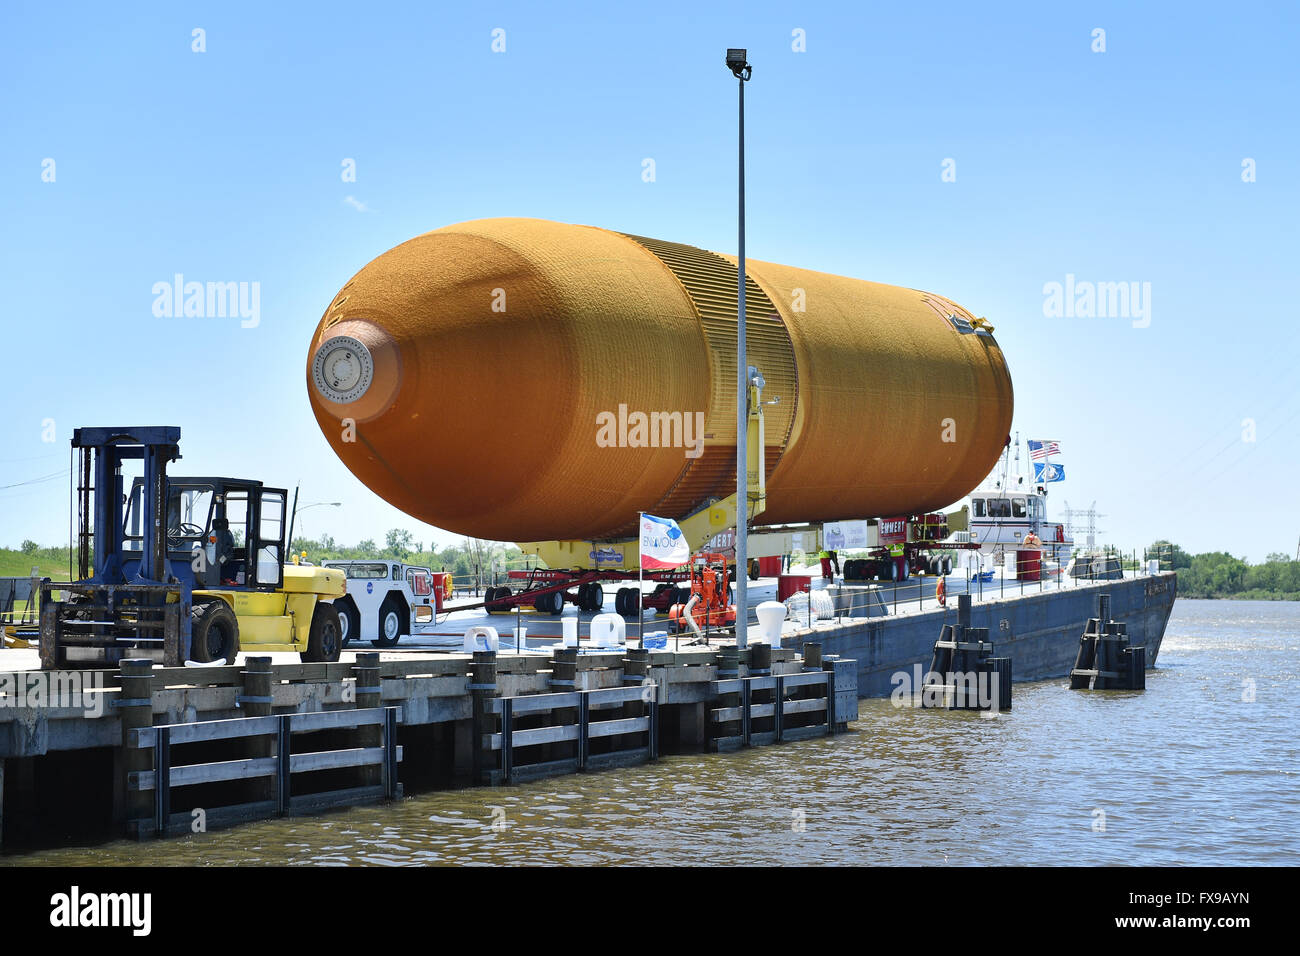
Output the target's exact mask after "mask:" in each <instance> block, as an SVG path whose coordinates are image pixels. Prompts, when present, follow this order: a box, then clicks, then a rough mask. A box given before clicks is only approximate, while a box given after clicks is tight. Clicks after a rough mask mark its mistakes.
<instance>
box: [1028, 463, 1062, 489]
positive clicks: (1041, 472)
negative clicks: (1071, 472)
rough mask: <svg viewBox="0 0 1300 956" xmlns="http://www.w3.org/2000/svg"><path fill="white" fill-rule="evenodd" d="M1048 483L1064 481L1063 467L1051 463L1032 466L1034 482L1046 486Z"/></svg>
mask: <svg viewBox="0 0 1300 956" xmlns="http://www.w3.org/2000/svg"><path fill="white" fill-rule="evenodd" d="M1049 481H1065V466H1064V465H1053V464H1051V463H1048V464H1044V465H1038V464H1036V465H1034V482H1035V483H1036V484H1046V483H1047V482H1049Z"/></svg>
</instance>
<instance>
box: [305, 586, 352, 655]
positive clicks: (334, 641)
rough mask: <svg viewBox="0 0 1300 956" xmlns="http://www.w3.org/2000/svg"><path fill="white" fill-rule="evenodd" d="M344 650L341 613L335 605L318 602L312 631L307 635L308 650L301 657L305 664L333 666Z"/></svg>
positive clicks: (312, 621)
mask: <svg viewBox="0 0 1300 956" xmlns="http://www.w3.org/2000/svg"><path fill="white" fill-rule="evenodd" d="M342 650H343V637H342V634H341V633H340V631H339V612H338V611H336V610H334V605H332V604H326V603H325V602H324V601H317V602H316V610H315V611H314V612H313V613H312V616H311V630H310V631H309V632H308V634H307V649H306V650H305V651H303V652H302V654H301V655H300V656H301V657H302V660H303V663H304V664H318V663H325V664H332V663H334V662H335V661H337V660H338V659H339V652H340V651H342Z"/></svg>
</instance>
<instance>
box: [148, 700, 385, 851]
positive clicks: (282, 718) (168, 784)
mask: <svg viewBox="0 0 1300 956" xmlns="http://www.w3.org/2000/svg"><path fill="white" fill-rule="evenodd" d="M399 710H400V708H397V707H368V708H362V709H356V710H332V711H320V712H317V713H310V714H283V715H277V716H269V717H238V718H235V719H233V720H207V721H201V722H198V723H187V724H163V725H160V726H156V727H139V728H135V729H133V730H131V731H130V732H129V733H128V735H127V747H128V748H134V749H136V750H139V751H144V752H146V753H147V752H149V751H152V753H153V769H152V770H137V771H132V772H130V773H129V774H128V775H127V788H128V789H129V790H131V791H137V792H139V791H150V792H152V795H153V819H152V820H147V819H143V820H137V821H133V822H134V824H135V827H134V828H135V831H136V832H135V834H134V835H136V836H138V837H143V836H148V835H150V830H152V833H153V834H154V835H158V836H165V835H167V833H168V832H170V831H172V830H173V829H175V828H178V827H183V828H185V829H188V828H189V824H190V822H191V819H192V815H191V814H190V813H178V814H173V813H172V812H171V796H172V794H171V791H172V788H174V787H186V786H194V785H196V784H212V783H220V782H224V781H232V780H255V779H258V778H269V779H271V780H273V781H274V793H275V797H274V800H271V801H255V802H252V803H243V804H237V805H233V806H224V807H213V808H204V815H205V821H206V826H208V827H211V826H218V825H226V824H229V823H236V822H240V821H243V820H251V819H259V818H264V817H268V816H272V815H278V816H284V815H287V814H291V813H295V812H305V811H314V810H320V809H324V808H326V807H331V806H343V805H347V804H354V803H360V802H364V801H366V800H375V799H381V798H387V799H393V798H395V797H397V796H398V795H399V794H400V789H401V788H400V785H399V783H398V779H397V764H398V762H399V761H400V760H401V759H402V748H400V747H398V746H397V724H398V721H399V719H400V714H399ZM372 727H378V728H380V745H379V746H378V747H365V746H362V747H351V748H346V749H340V750H321V751H311V752H306V753H294V752H293V737H294V734H305V733H312V732H314V731H322V730H334V731H338V730H361V729H362V728H372ZM257 737H262V738H270V740H269V741H268V743H269V742H271V741H273V742H274V743H273V751H274V755H273V756H271V757H248V758H244V759H241V760H222V761H215V762H210V763H195V764H185V765H179V766H178V765H174V764H173V761H172V747H175V746H179V745H182V744H195V743H206V742H210V741H218V740H238V739H248V738H257ZM349 767H378V768H380V773H381V779H382V783H380V784H378V785H375V786H369V787H366V786H363V787H352V788H348V789H342V790H332V791H329V792H326V793H313V794H309V795H304V796H301V797H296V798H295V797H294V796H293V786H292V783H293V775H294V774H297V773H311V772H314V771H319V770H338V769H343V768H349Z"/></svg>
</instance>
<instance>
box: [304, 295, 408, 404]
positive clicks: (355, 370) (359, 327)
mask: <svg viewBox="0 0 1300 956" xmlns="http://www.w3.org/2000/svg"><path fill="white" fill-rule="evenodd" d="M401 384H402V361H401V355H400V352H399V350H398V348H397V343H396V342H394V341H393V338H392V336H390V335H389V334H388V332H387V331H385V330H384V329H382V328H380V327H379V326H378V325H376V324H375V323H373V322H369V321H367V320H365V319H345V320H343V321H342V322H337V323H335V324H333V325H332V326H330V328H329V329H328V330H327V331H325V332H322V334H321V338H320V341H319V344H318V345H317V346H316V348H315V350H314V351H313V352H312V356H311V363H310V365H309V367H308V388H309V390H310V391H311V393H312V398H313V400H314V401H315V402H317V403H319V405H320V406H321V407H322V409H324V410H325V411H328V412H329V413H330V414H332V415H334V416H335V417H337V418H340V419H343V418H350V419H352V420H354V421H368V420H370V419H373V418H376V417H377V416H379V415H382V414H383V413H384V412H385V411H387V410H388V409H389V408H390V407H391V406H392V404H393V401H394V400H395V399H396V398H397V392H398V390H399V388H400V387H401Z"/></svg>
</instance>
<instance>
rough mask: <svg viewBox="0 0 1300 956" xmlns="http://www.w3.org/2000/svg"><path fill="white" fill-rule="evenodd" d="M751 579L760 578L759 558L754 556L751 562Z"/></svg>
mask: <svg viewBox="0 0 1300 956" xmlns="http://www.w3.org/2000/svg"><path fill="white" fill-rule="evenodd" d="M749 580H751V581H757V580H758V558H753V559H751V560H750V562H749Z"/></svg>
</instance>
